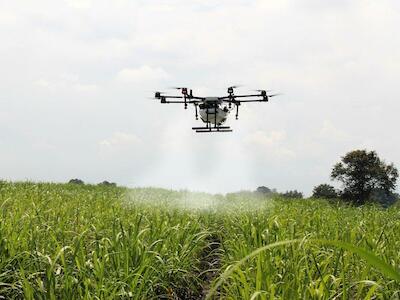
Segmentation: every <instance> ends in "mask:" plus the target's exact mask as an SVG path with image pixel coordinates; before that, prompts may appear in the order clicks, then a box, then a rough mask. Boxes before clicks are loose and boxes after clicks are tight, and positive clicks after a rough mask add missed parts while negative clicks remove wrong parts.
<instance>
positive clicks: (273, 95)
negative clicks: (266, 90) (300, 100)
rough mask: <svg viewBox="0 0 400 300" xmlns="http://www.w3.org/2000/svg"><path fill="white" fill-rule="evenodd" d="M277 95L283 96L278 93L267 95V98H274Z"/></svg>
mask: <svg viewBox="0 0 400 300" xmlns="http://www.w3.org/2000/svg"><path fill="white" fill-rule="evenodd" d="M279 95H283V94H281V93H279V94H272V95H268V98H271V97H275V96H279Z"/></svg>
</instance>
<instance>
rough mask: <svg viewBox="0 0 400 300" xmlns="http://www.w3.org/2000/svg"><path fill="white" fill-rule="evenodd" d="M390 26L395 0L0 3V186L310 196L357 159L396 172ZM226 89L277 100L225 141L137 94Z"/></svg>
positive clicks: (259, 107) (399, 66)
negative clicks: (345, 159) (366, 157)
mask: <svg viewBox="0 0 400 300" xmlns="http://www.w3.org/2000/svg"><path fill="white" fill-rule="evenodd" d="M398 28H400V2H399V1H398V0H381V1H369V0H352V1H350V0H338V1H317V0H280V1H272V0H268V1H267V0H264V1H263V0H246V1H245V0H214V1H211V0H201V1H200V0H193V1H190V0H170V1H161V0H146V1H145V0H129V1H128V0H115V1H101V0H98V1H91V0H67V1H60V0H57V1H54V0H52V1H50V0H43V1H41V0H38V1H28V0H26V1H24V0H19V1H7V0H0V178H3V179H6V180H34V181H54V182H65V181H68V180H69V179H71V178H80V179H82V180H84V181H85V182H89V183H98V182H100V181H103V180H108V181H113V182H116V183H118V184H120V185H124V186H129V187H135V186H157V187H164V188H173V189H189V190H195V191H206V192H211V193H226V192H231V191H238V190H254V189H255V188H256V187H258V186H261V185H264V186H268V187H270V188H276V189H278V190H279V191H286V190H293V189H297V190H300V191H302V192H304V193H305V194H306V195H309V194H310V193H311V191H312V189H313V187H314V186H316V185H318V184H320V183H332V182H330V171H331V169H332V166H333V165H334V164H335V163H336V162H338V161H339V160H340V157H341V156H343V155H345V154H346V153H347V152H349V151H351V150H354V149H367V150H375V151H377V153H378V155H379V156H380V157H381V158H383V159H384V160H385V161H387V162H393V163H394V164H395V165H396V166H397V167H400V152H399V151H398V149H399V147H400V140H399V138H398V127H399V126H398V114H399V111H400V102H399V91H398V89H399V83H398V82H399V78H400V51H399V48H400V35H399V33H398ZM233 84H241V85H243V86H242V87H241V88H240V89H238V90H237V93H245V92H248V91H251V90H252V89H268V90H273V91H274V92H280V93H283V95H281V96H280V97H275V98H272V99H271V101H270V102H268V103H251V104H246V105H242V106H241V108H240V110H241V111H240V115H239V120H235V118H234V115H233V114H232V115H231V116H230V118H229V119H228V121H227V125H230V126H231V127H232V128H233V132H232V133H224V134H222V133H220V134H196V133H194V132H192V130H191V127H192V126H198V125H201V123H200V122H201V121H196V120H195V118H194V109H193V108H192V107H189V108H188V110H184V109H183V106H181V105H177V104H176V105H161V104H160V103H158V102H157V101H154V100H152V99H149V97H152V96H153V92H154V91H156V90H161V91H167V92H171V93H174V91H173V90H169V89H168V88H169V87H171V86H187V87H190V88H192V89H193V91H194V93H195V94H197V95H200V96H219V95H225V94H226V88H227V87H228V86H230V85H233ZM337 186H338V185H337ZM398 190H399V189H398Z"/></svg>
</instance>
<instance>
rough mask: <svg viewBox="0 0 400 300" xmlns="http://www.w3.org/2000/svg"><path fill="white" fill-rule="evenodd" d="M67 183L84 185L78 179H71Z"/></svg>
mask: <svg viewBox="0 0 400 300" xmlns="http://www.w3.org/2000/svg"><path fill="white" fill-rule="evenodd" d="M68 183H71V184H85V183H84V182H83V180H81V179H78V178H74V179H71V180H70V181H68Z"/></svg>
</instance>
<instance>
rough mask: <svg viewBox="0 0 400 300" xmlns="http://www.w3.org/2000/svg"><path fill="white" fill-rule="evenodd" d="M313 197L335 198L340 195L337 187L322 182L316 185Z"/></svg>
mask: <svg viewBox="0 0 400 300" xmlns="http://www.w3.org/2000/svg"><path fill="white" fill-rule="evenodd" d="M312 196H313V198H322V199H334V198H337V197H338V194H337V192H336V190H335V188H334V187H333V186H331V185H329V184H320V185H317V186H316V187H314V190H313V194H312Z"/></svg>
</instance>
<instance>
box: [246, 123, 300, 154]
mask: <svg viewBox="0 0 400 300" xmlns="http://www.w3.org/2000/svg"><path fill="white" fill-rule="evenodd" d="M244 142H245V143H246V144H247V145H248V149H252V150H253V151H254V150H255V149H256V150H258V151H259V153H260V154H261V155H262V156H264V157H265V158H267V159H268V160H271V159H272V160H273V159H275V158H278V159H281V158H289V159H290V158H294V157H295V156H296V154H295V152H294V151H292V150H290V149H289V148H288V147H287V146H285V142H286V133H285V132H284V131H269V132H265V131H261V130H258V131H255V132H253V133H251V134H249V135H248V136H247V137H245V139H244Z"/></svg>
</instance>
